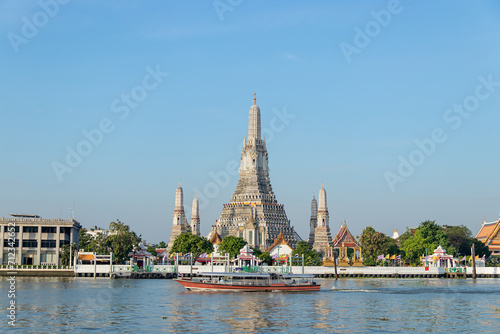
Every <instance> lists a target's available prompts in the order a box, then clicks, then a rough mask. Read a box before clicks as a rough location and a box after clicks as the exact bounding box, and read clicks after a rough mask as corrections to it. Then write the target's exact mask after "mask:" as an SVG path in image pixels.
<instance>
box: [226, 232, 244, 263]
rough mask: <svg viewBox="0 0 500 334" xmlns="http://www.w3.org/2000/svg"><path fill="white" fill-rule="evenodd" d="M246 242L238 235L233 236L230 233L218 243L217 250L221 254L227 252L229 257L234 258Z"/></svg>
mask: <svg viewBox="0 0 500 334" xmlns="http://www.w3.org/2000/svg"><path fill="white" fill-rule="evenodd" d="M246 244H247V242H246V241H245V240H243V238H240V237H234V236H232V235H230V236H227V237H225V238H224V239H222V242H221V243H220V245H219V252H220V253H221V254H224V253H229V255H230V256H231V258H235V257H236V256H238V254H240V249H242V248H243V247H244V246H245V245H246Z"/></svg>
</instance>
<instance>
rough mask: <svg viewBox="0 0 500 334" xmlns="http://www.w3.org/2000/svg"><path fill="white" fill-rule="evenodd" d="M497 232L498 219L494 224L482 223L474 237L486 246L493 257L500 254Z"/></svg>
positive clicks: (499, 236) (498, 228)
mask: <svg viewBox="0 0 500 334" xmlns="http://www.w3.org/2000/svg"><path fill="white" fill-rule="evenodd" d="M499 230H500V218H499V219H498V221H496V222H495V221H493V222H490V223H487V222H486V221H485V222H483V225H482V226H481V229H480V230H479V232H478V233H477V235H476V239H478V240H480V241H482V242H483V243H484V244H485V245H486V246H488V248H489V250H490V251H491V252H492V253H493V255H499V254H500V235H499V233H498V232H499Z"/></svg>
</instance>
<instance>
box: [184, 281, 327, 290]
mask: <svg viewBox="0 0 500 334" xmlns="http://www.w3.org/2000/svg"><path fill="white" fill-rule="evenodd" d="M176 281H177V282H179V283H180V284H181V285H182V286H183V287H185V288H186V289H188V290H193V291H233V292H234V291H241V292H280V291H283V292H303V291H319V289H320V287H321V285H319V284H300V285H285V284H271V285H233V284H224V283H205V282H198V281H192V280H183V279H177V280H176Z"/></svg>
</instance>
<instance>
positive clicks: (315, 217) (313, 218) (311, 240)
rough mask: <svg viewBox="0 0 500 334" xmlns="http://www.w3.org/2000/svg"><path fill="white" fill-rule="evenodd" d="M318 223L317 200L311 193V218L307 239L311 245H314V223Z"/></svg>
mask: <svg viewBox="0 0 500 334" xmlns="http://www.w3.org/2000/svg"><path fill="white" fill-rule="evenodd" d="M317 224H318V201H316V197H314V195H313V199H312V201H311V219H310V220H309V240H308V241H307V242H308V243H309V245H310V246H311V247H312V246H313V245H314V233H315V232H316V225H317Z"/></svg>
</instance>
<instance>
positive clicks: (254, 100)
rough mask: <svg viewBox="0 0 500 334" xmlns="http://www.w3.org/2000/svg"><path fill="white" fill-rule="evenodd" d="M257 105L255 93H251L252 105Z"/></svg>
mask: <svg viewBox="0 0 500 334" xmlns="http://www.w3.org/2000/svg"><path fill="white" fill-rule="evenodd" d="M256 103H257V98H256V97H255V92H254V93H253V104H256Z"/></svg>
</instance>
